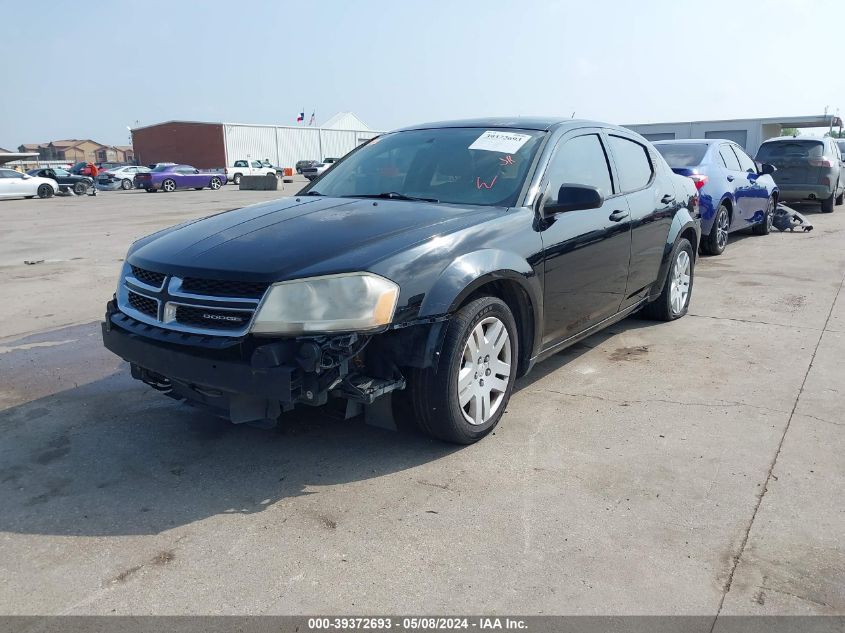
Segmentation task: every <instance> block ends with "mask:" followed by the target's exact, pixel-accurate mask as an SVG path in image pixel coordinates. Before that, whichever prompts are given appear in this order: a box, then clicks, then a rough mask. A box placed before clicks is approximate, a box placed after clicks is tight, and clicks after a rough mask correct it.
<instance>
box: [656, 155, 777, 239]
mask: <svg viewBox="0 0 845 633" xmlns="http://www.w3.org/2000/svg"><path fill="white" fill-rule="evenodd" d="M653 145H654V147H655V148H656V149H657V151H658V152H660V153H661V154H662V155H663V158H665V159H666V162H667V163H669V167H671V168H672V171H674V172H675V173H676V174H680V175H682V176H688V177H690V178H692V180H693V181H694V182H695V186H696V187H697V188H698V191H699V195H700V197H701V200H700V209H701V249H702V251H704V252H705V253H707V254H708V255H721V254H722V253H723V252H724V251H725V247H726V246H727V245H728V234H729V233H733V232H734V231H740V230H742V229H746V228H748V227H752V229H753V231H754V233H756V234H758V235H767V234H768V233H769V231H770V230H771V228H772V215H773V213H774V211H775V208H776V207H777V203H778V195H779V193H778V188H777V185H775V181H774V180H773V179H772V176H771V174H773V173H774V172H775V168H774V167H773V166H772V165H769V164H766V163H763V164H759V163H755V162H754V160H752V158H751V157H750V156H749V155H748V154H746V153H745V150H744V149H742V148H741V147H740V146H739V145H737V144H736V143H734V142H733V141H729V140H726V139H684V140H676V141H656V142H654V143H653Z"/></svg>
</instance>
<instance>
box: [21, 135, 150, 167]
mask: <svg viewBox="0 0 845 633" xmlns="http://www.w3.org/2000/svg"><path fill="white" fill-rule="evenodd" d="M18 151H21V152H38V157H39V159H41V160H61V161H65V162H67V163H70V164H73V163H79V162H83V161H84V162H86V163H131V162H134V160H135V153H134V152H133V151H132V147H131V146H129V145H103V144H102V143H98V142H97V141H92V140H91V139H67V140H60V141H50V142H49V143H27V144H24V145H21V146H20V147H19V148H18Z"/></svg>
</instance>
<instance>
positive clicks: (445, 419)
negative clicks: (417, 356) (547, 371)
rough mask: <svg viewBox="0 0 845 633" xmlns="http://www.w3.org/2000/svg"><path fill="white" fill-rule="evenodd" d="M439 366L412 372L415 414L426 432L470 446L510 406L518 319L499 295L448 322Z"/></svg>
mask: <svg viewBox="0 0 845 633" xmlns="http://www.w3.org/2000/svg"><path fill="white" fill-rule="evenodd" d="M447 327H448V329H447V331H446V338H445V340H444V342H443V348H442V350H441V353H440V357H439V360H438V361H436V366H435V367H431V368H428V369H416V370H412V372H411V375H410V376H409V378H410V380H409V390H410V393H409V394H408V395H409V397H410V404H411V409H412V412H413V413H412V415H413V418H414V420H415V421H416V422H417V424H418V425H419V427H420V428H421V429H422V430H423V431H424V432H425V433H427V434H429V435H431V436H433V437H436V438H438V439H441V440H446V441H447V442H454V443H456V444H472V443H473V442H477V441H478V440H480V439H481V438H482V437H484V436H485V435H487V434H488V433H490V431H492V430H493V429H494V428H495V427H496V425H497V424H498V423H499V420H500V419H501V418H502V415H503V414H504V412H505V407H507V404H508V400H509V399H510V396H511V392H512V391H513V383H514V380H515V378H516V368H517V358H518V355H519V349H518V343H517V340H518V337H517V328H516V322H515V321H514V318H513V314H512V313H511V311H510V308H508V306H507V305H506V304H505V303H504V302H503V301H502V300H501V299H498V298H496V297H481V298H479V299H476V300H475V301H472V302H470V303H468V304H467V305H465V306H463V307H462V308H460V309H459V310H458V311H457V312H456V313H455V314H454V316H453V317H452V318H451V319H450V320H449V324H448V326H447Z"/></svg>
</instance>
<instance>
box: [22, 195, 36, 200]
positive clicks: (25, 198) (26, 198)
mask: <svg viewBox="0 0 845 633" xmlns="http://www.w3.org/2000/svg"><path fill="white" fill-rule="evenodd" d="M34 197H35V196H24V200H32V199H33V198H34Z"/></svg>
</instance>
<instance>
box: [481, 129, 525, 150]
mask: <svg viewBox="0 0 845 633" xmlns="http://www.w3.org/2000/svg"><path fill="white" fill-rule="evenodd" d="M530 138H531V136H530V135H528V134H515V133H514V132H502V131H498V130H487V131H486V132H485V133H484V134H482V135H481V136H479V137H478V138H477V139H475V141H474V142H473V144H472V145H470V146H469V149H481V150H485V151H488V152H501V153H502V154H515V153H516V152H518V151H519V148H520V147H522V146H523V145H525V143H526V142H527V141H528V139H530Z"/></svg>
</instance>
